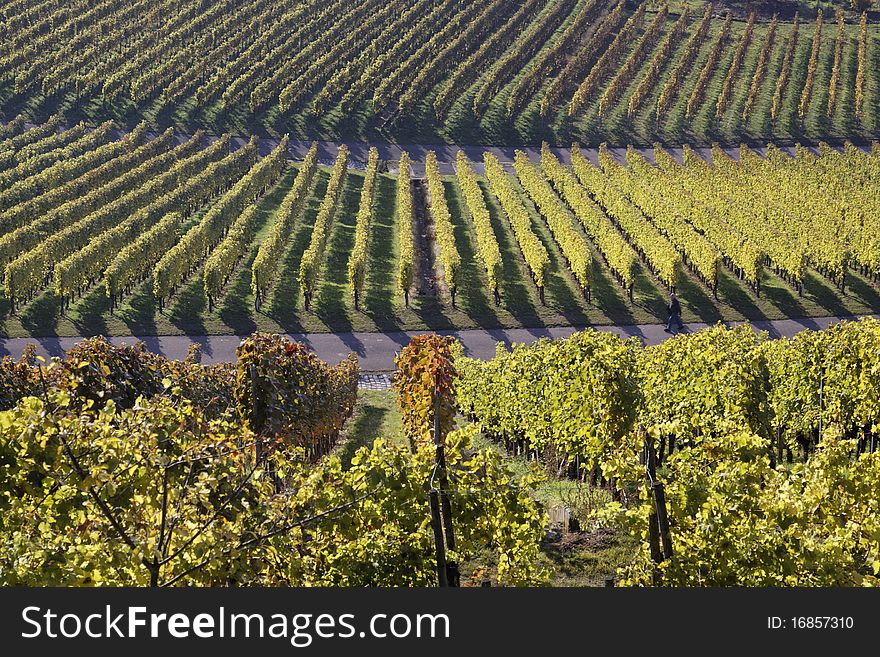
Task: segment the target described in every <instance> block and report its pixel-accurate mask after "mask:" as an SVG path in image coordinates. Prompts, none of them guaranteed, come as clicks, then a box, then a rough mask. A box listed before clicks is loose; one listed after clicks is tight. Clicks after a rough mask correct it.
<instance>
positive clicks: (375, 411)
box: [336, 390, 637, 586]
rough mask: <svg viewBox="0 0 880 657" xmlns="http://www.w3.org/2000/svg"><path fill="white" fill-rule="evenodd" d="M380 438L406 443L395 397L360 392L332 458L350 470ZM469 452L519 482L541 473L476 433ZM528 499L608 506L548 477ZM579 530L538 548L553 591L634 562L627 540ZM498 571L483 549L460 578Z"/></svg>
mask: <svg viewBox="0 0 880 657" xmlns="http://www.w3.org/2000/svg"><path fill="white" fill-rule="evenodd" d="M465 424H466V421H465V420H464V419H463V418H459V426H464V425H465ZM378 437H381V438H385V439H386V440H388V441H390V442H391V443H393V444H397V445H404V444H406V438H405V436H404V434H403V425H402V423H401V420H400V411H399V409H398V407H397V402H396V400H395V396H394V392H393V391H391V390H381V391H379V390H361V391H359V392H358V403H357V406H356V408H355V412H354V415H353V417H352V418H351V420H349V423H348V425H347V426H346V428H345V430H344V432H343V435H342V437H341V439H340V443H339V447H337V448H336V454H337V455H338V456H339V457H340V458H341V459H342V462H343V465H344V466H345V467H348V466H349V465H350V464H351V458H352V457H353V456H354V454H355V453H356V452H357V450H358V449H360V448H362V447H369V446H370V445H372V444H373V441H374V440H375V439H376V438H378ZM473 447H474V448H475V449H490V450H493V451H495V452H497V453H498V454H499V455H500V456H501V457H502V458H503V459H504V461H505V463H506V465H507V466H508V467H509V468H510V470H511V472H512V473H513V477H514V479H516V480H518V481H519V480H521V479H522V478H523V477H524V476H525V475H526V474H528V473H531V472H533V471H534V470H535V469H536V468H539V466H538V465H536V463H535V462H532V461H528V460H527V459H526V458H525V457H523V456H512V455H510V454H508V453H507V452H506V451H505V450H504V448H503V446H501V445H499V444H498V443H496V442H493V441H491V440H489V439H488V438H486V437H485V436H483V435H482V434H479V433H478V434H477V435H476V437H475V438H474V444H473ZM531 495H532V497H533V498H534V499H536V500H537V501H538V502H540V503H541V504H542V505H543V507H544V508H545V509H548V510H549V509H552V508H554V507H557V508H558V507H561V506H567V507H569V508H572V509H574V510H575V511H576V512H581V514H582V515H583V517H584V518H586V515H585V514H586V512H587V511H588V510H590V509H595V508H597V507H598V506H601V505H603V504H606V503H607V502H608V501H610V496H609V494H608V492H607V491H606V490H605V489H601V488H591V487H590V486H589V485H588V484H584V483H580V482H577V481H573V480H571V479H560V478H557V477H555V476H549V475H548V476H547V477H545V478H544V480H543V481H542V482H541V483H539V484H538V485H537V486H536V487H535V488H533V489H532V490H531ZM582 528H583V529H584V531H582V532H574V533H568V532H565V533H563V535H562V537H561V539H560V540H558V541H551V542H545V543H544V544H543V545H542V553H541V565H543V566H544V567H546V568H548V569H549V570H550V572H551V580H550V584H551V585H552V586H603V585H604V582H605V579H606V578H608V577H614V576H615V575H616V573H617V571H618V569H619V568H621V567H624V566H626V565H627V564H628V563H629V562H630V561H631V560H632V557H633V555H634V553H635V550H636V548H637V545H636V544H635V543H634V542H633V541H632V540H631V539H629V538H626V537H621V536H618V535H615V534H614V533H613V532H611V531H609V530H607V529H600V528H596V527H592V526H591V527H587V526H586V524H584V525H582ZM496 566H497V563H496V562H495V556H494V555H493V553H492V551H491V550H486V551H485V552H483V553H481V554H478V555H475V556H474V558H472V559H471V560H470V561H469V562H468V563H465V564H462V579H463V580H465V581H468V582H469V583H471V584H474V585H478V584H479V582H480V581H481V580H483V579H487V578H491V577H492V576H493V572H494V569H495V567H496Z"/></svg>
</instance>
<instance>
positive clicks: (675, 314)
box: [665, 292, 684, 333]
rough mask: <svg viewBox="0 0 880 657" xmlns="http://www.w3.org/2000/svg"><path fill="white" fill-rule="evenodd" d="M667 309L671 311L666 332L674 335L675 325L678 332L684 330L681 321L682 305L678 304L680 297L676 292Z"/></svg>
mask: <svg viewBox="0 0 880 657" xmlns="http://www.w3.org/2000/svg"><path fill="white" fill-rule="evenodd" d="M667 309H668V310H669V321H668V322H666V329H665V330H666V332H667V333H674V331H673V330H672V325H673V324H675V325H676V326H677V327H678V330H682V329H684V324H683V323H682V321H681V304H680V303H679V302H678V297H677V296H675V292H673V293H672V296H671V297H670V298H669V305H668V306H667Z"/></svg>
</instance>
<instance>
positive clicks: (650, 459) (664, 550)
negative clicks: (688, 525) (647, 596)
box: [642, 429, 672, 579]
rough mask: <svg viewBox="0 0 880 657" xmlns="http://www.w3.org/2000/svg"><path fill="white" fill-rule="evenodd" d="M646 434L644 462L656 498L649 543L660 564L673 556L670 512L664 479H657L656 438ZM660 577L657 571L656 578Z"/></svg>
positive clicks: (649, 525)
mask: <svg viewBox="0 0 880 657" xmlns="http://www.w3.org/2000/svg"><path fill="white" fill-rule="evenodd" d="M642 432H643V435H644V455H643V458H644V462H645V475H646V476H647V480H648V481H647V483H648V492H649V493H650V494H651V497H652V498H653V500H654V508H653V509H652V510H651V512H650V514H649V516H648V543H649V546H650V550H651V560H652V561H653V562H654V563H656V564H659V563H661V562H662V561H664V560H665V559H671V558H672V532H671V531H670V528H669V513H668V510H667V507H666V489H665V487H664V485H663V482H662V481H658V480H657V454H656V451H655V449H654V439H653V438H651V437H650V436H648V434H647V432H645V431H644V429H642ZM657 577H658V575H657V573H655V579H656V578H657Z"/></svg>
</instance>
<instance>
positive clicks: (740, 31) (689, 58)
mask: <svg viewBox="0 0 880 657" xmlns="http://www.w3.org/2000/svg"><path fill="white" fill-rule="evenodd" d="M841 4H842V3H838V4H837V5H832V4H831V3H827V2H826V3H819V4H818V5H817V4H816V3H811V4H810V5H809V6H807V5H806V4H804V5H799V4H798V3H792V2H790V3H779V4H778V5H777V8H778V9H780V12H781V13H780V14H778V15H776V14H772V13H770V11H769V10H767V9H764V8H760V7H759V8H758V9H756V10H755V12H754V13H748V12H749V10H747V9H743V8H742V7H741V6H740V5H733V7H732V8H731V7H730V6H729V5H728V4H722V3H702V2H677V1H674V2H668V3H664V2H657V1H654V0H645V1H643V2H640V1H637V0H616V1H614V2H601V1H600V0H517V1H516V2H509V1H502V0H494V1H492V2H486V3H477V2H458V1H453V0H442V1H438V0H394V1H392V2H380V1H379V0H356V1H348V0H347V1H345V2H341V1H340V0H334V1H330V2H318V1H316V0H299V1H298V2H280V1H279V0H225V1H223V2H216V3H211V4H210V6H209V7H207V8H206V6H205V3H204V2H202V0H183V1H174V2H172V1H171V0H140V1H139V2H135V3H130V4H128V5H126V4H120V3H119V2H117V1H116V0H68V1H64V2H62V1H61V0H43V1H42V2H25V1H24V0H3V1H2V2H0V108H2V109H3V111H4V113H5V114H6V115H7V116H8V117H12V116H15V115H16V114H17V113H19V112H21V111H24V112H26V113H28V114H30V115H31V116H37V117H45V116H47V115H49V114H54V113H57V112H62V113H64V114H65V115H66V116H68V117H74V118H77V119H78V118H86V119H89V120H91V121H93V122H100V121H103V120H106V119H108V118H113V119H116V120H117V121H126V122H129V123H130V124H132V125H133V124H134V123H136V122H137V121H139V120H140V119H142V118H146V119H148V120H150V121H152V122H154V123H156V124H158V125H163V126H164V125H176V126H183V127H185V128H186V129H188V130H189V131H194V130H195V129H197V128H201V127H204V128H210V129H212V130H214V131H215V132H226V131H230V130H231V131H235V132H247V133H253V132H263V133H269V134H274V135H280V134H284V133H291V134H292V135H295V136H297V137H303V138H309V139H311V138H327V139H349V140H350V139H354V138H358V139H372V140H375V139H382V140H390V141H401V142H403V143H435V142H437V141H443V142H447V143H459V144H464V143H482V144H487V143H492V144H500V143H505V144H525V143H532V144H536V143H540V142H541V141H542V140H546V141H548V142H550V143H553V144H555V145H560V146H563V145H568V144H570V143H571V142H572V141H580V142H582V143H592V144H598V143H600V142H603V141H607V142H610V143H615V144H628V143H629V144H645V145H647V144H650V143H652V142H654V141H662V142H664V143H668V144H672V143H675V144H680V143H684V142H687V143H692V144H709V143H711V142H712V141H723V142H725V143H739V142H741V141H749V140H762V141H768V140H771V139H774V140H804V139H808V140H819V139H828V138H849V139H870V138H873V137H876V136H878V134H880V65H878V64H880V43H878V39H880V26H878V24H877V16H876V13H873V12H868V13H862V14H859V13H857V12H854V11H851V10H849V9H848V8H847V9H846V10H844V9H843V8H841ZM817 8H818V9H817Z"/></svg>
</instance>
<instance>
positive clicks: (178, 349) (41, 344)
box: [0, 316, 876, 372]
mask: <svg viewBox="0 0 880 657" xmlns="http://www.w3.org/2000/svg"><path fill="white" fill-rule="evenodd" d="M875 317H876V316H875ZM842 319H844V318H839V317H820V318H815V319H784V320H775V321H766V322H753V323H752V327H754V328H755V329H756V330H760V331H767V332H768V333H769V334H770V336H771V337H774V338H776V337H791V336H793V335H794V334H795V333H797V332H799V331H803V330H818V329H825V328H828V327H829V326H831V325H832V324H835V323H837V322H839V321H842ZM706 326H707V325H706V324H701V323H693V324H688V325H687V327H686V330H687V331H689V332H693V331H698V330H700V329H702V328H706ZM595 328H596V329H597V330H600V331H610V332H612V333H616V334H617V335H619V336H621V337H624V338H628V337H637V338H639V340H641V342H642V343H643V344H646V345H654V344H659V343H661V342H662V341H664V340H666V339H668V338H669V337H670V335H669V334H668V333H666V332H664V330H663V329H664V326H663V325H660V324H650V325H642V326H597V327H595ZM577 330H579V329H578V328H575V327H556V328H535V329H522V328H520V329H490V330H482V329H473V330H470V329H469V330H462V331H438V333H440V334H441V335H453V336H455V337H456V338H457V339H458V340H460V341H461V342H462V344H463V345H464V347H465V350H466V352H467V353H468V354H469V355H470V356H474V357H477V358H482V359H489V358H492V357H493V356H494V355H495V345H496V344H497V343H498V342H504V343H506V344H508V345H509V344H511V343H525V344H531V343H532V342H535V341H536V340H538V339H539V338H564V337H568V336H570V335H571V334H572V333H574V332H575V331H577ZM423 332H424V331H422V333H423ZM417 333H419V332H403V331H399V332H389V333H308V334H292V335H290V336H289V337H290V338H291V339H293V340H296V341H298V342H304V343H306V344H308V345H309V346H310V347H311V348H312V349H313V350H314V352H315V354H317V356H318V357H319V358H321V359H322V360H325V361H327V362H331V363H337V362H339V361H340V360H342V359H343V358H345V357H346V356H347V355H348V354H349V353H352V352H354V353H355V354H357V356H358V358H359V359H360V362H361V369H362V370H363V371H365V372H386V371H390V370H393V369H394V357H395V355H396V354H397V353H398V352H399V351H400V349H401V348H402V347H403V346H405V345H406V344H407V343H408V342H409V340H410V338H411V337H412V336H413V335H416V334H417ZM138 339H140V340H142V341H143V342H144V343H145V344H146V345H147V348H148V349H150V350H151V351H153V352H155V353H158V354H161V355H163V356H165V357H166V358H170V359H175V360H179V359H182V358H184V357H185V356H186V353H187V350H188V349H189V346H190V344H192V343H194V342H195V343H198V344H200V345H202V362H203V363H206V364H207V363H220V362H230V361H233V360H235V350H236V347H238V344H239V342H240V341H241V338H240V337H237V336H231V335H214V336H193V337H190V336H179V335H170V336H159V337H142V338H136V337H118V338H112V339H111V341H112V342H113V343H115V344H132V343H133V342H134V341H136V340H138ZM80 340H81V338H39V339H34V338H12V339H0V355H11V356H13V357H15V358H18V356H19V355H20V354H21V352H22V350H23V349H24V347H25V345H26V344H29V343H34V344H36V345H37V351H38V352H39V353H40V354H41V355H43V356H60V355H62V354H63V353H64V351H65V350H67V349H69V348H70V347H72V346H73V345H74V344H76V343H77V342H79V341H80Z"/></svg>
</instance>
